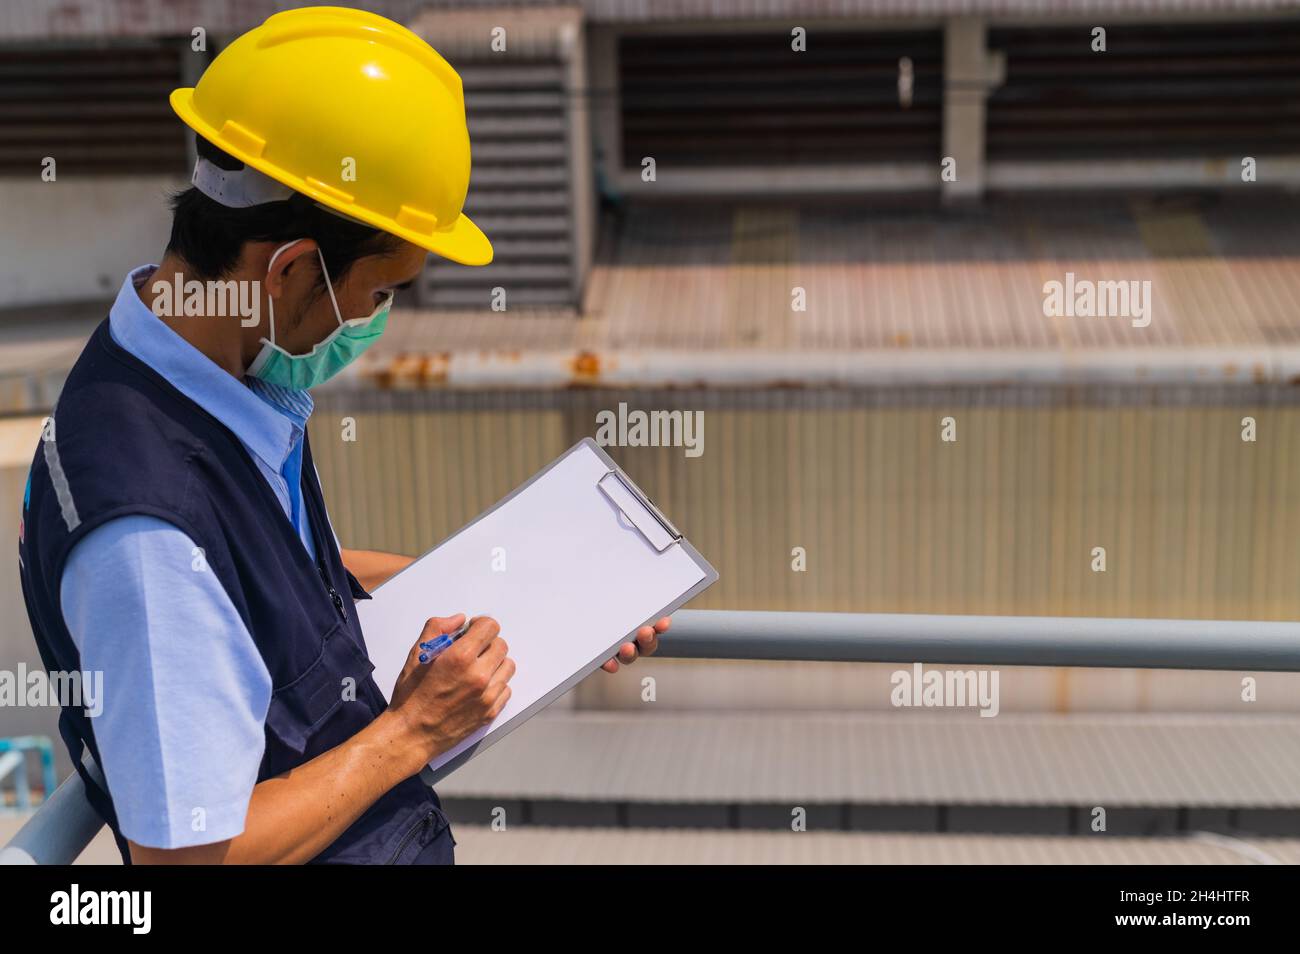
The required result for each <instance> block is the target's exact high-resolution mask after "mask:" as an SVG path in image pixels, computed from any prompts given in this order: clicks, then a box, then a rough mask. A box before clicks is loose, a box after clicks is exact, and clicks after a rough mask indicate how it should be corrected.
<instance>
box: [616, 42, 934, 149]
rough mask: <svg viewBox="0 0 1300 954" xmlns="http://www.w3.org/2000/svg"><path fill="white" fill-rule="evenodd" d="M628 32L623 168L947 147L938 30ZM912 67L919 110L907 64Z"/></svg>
mask: <svg viewBox="0 0 1300 954" xmlns="http://www.w3.org/2000/svg"><path fill="white" fill-rule="evenodd" d="M790 43H791V40H790V36H789V35H788V34H783V33H782V32H781V31H779V30H777V31H770V32H763V33H742V34H732V35H704V36H700V35H693V36H687V35H655V36H625V37H622V38H621V39H620V41H619V83H620V88H619V95H620V100H621V103H622V113H623V126H622V128H623V166H624V168H640V166H641V161H642V158H643V157H645V156H653V157H654V158H655V160H656V162H657V163H658V164H659V166H660V167H661V168H662V167H664V166H673V165H677V166H714V167H716V166H728V165H739V166H754V165H775V164H794V165H819V164H824V163H843V162H884V161H897V160H911V159H917V160H922V161H925V162H930V161H933V160H934V159H935V157H936V156H938V155H939V153H940V141H941V133H942V106H943V104H942V92H943V91H942V66H943V38H942V34H941V33H939V32H938V31H924V32H920V31H916V32H888V33H880V32H877V33H866V32H863V33H847V32H836V33H829V32H822V31H820V30H812V31H810V33H809V36H808V48H807V51H806V52H798V53H797V52H794V51H793V50H791V48H790ZM903 57H907V58H909V59H910V60H911V62H912V94H911V105H910V106H909V107H908V108H903V107H902V105H901V104H900V97H899V61H900V59H902V58H903Z"/></svg>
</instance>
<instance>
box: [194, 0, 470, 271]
mask: <svg viewBox="0 0 1300 954" xmlns="http://www.w3.org/2000/svg"><path fill="white" fill-rule="evenodd" d="M171 106H172V109H174V110H175V111H176V114H177V115H178V116H180V118H181V119H182V120H183V121H184V122H185V124H186V125H187V126H189V127H190V128H191V129H193V130H194V131H195V132H196V133H198V134H199V135H200V136H202V137H203V138H204V139H206V140H208V141H209V142H211V143H212V144H213V145H215V146H217V147H219V148H220V149H222V150H224V151H225V152H227V153H229V154H230V155H231V156H234V157H235V158H236V159H239V160H241V161H242V162H243V163H244V164H245V165H247V166H249V167H251V168H253V169H256V170H257V171H258V172H261V173H263V174H265V175H267V176H269V177H270V178H272V179H274V180H276V181H277V182H280V183H282V184H283V185H286V186H288V187H289V188H291V189H293V190H294V191H295V192H301V193H302V194H303V195H306V196H309V197H311V198H312V199H314V200H316V201H317V202H319V203H320V204H321V205H323V206H326V207H327V208H330V209H333V210H334V211H336V212H340V213H342V214H344V215H347V216H351V217H352V218H354V219H357V220H359V221H361V222H364V223H366V224H367V225H371V226H373V227H375V228H377V229H382V230H383V231H385V232H389V233H391V234H393V235H396V236H398V237H399V238H403V239H406V240H407V241H408V242H413V243H414V244H416V245H418V246H420V247H421V248H425V249H428V250H429V251H430V252H433V253H434V254H436V255H441V256H442V257H443V258H448V259H451V260H452V261H454V262H460V263H461V264H462V265H486V264H488V263H489V262H491V261H492V243H491V242H489V241H488V238H487V236H486V235H484V234H483V231H482V229H480V228H479V227H478V226H477V225H475V224H474V223H473V222H471V221H470V220H469V217H468V216H466V215H464V214H462V212H461V208H462V207H463V206H464V204H465V193H466V192H467V191H468V190H469V172H470V155H469V129H468V127H467V126H466V123H465V97H464V93H463V91H462V89H461V80H460V75H459V74H458V73H457V72H456V71H455V70H454V69H452V67H451V64H449V63H448V62H447V61H446V60H445V59H443V58H442V56H441V55H439V53H438V52H437V51H436V50H434V49H433V47H431V46H429V44H427V43H425V42H424V40H422V39H420V38H419V37H418V36H416V35H415V34H414V33H412V32H411V31H410V30H408V29H406V28H405V27H403V26H401V25H400V24H397V23H394V22H393V21H392V20H389V19H386V18H385V17H381V16H378V15H377V14H374V13H366V12H364V11H361V10H351V9H346V8H343V7H303V8H301V9H297V10H286V11H284V12H283V13H277V14H275V15H274V16H272V17H270V18H269V19H267V21H266V22H265V23H263V24H262V25H261V26H259V27H257V28H255V29H253V30H250V31H249V32H248V33H245V34H244V35H243V36H241V37H240V38H239V39H237V40H235V41H234V42H233V43H231V44H230V45H229V46H228V47H226V48H225V49H224V50H222V52H221V53H220V54H219V55H218V56H217V57H216V59H214V60H213V61H212V63H211V65H210V66H209V67H208V69H207V70H206V71H205V72H204V74H203V75H202V76H201V77H200V78H199V82H198V85H197V86H195V87H193V88H186V89H178V90H174V91H173V92H172V94H171ZM348 172H351V173H352V174H351V175H347V176H346V177H345V173H348Z"/></svg>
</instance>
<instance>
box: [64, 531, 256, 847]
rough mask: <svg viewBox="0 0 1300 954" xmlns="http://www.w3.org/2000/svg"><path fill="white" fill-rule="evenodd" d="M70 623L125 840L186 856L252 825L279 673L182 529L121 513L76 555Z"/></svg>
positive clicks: (69, 569) (67, 574) (69, 588)
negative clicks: (93, 693)
mask: <svg viewBox="0 0 1300 954" xmlns="http://www.w3.org/2000/svg"><path fill="white" fill-rule="evenodd" d="M60 601H61V604H62V609H63V617H64V622H65V623H66V625H67V627H68V630H69V632H70V633H71V635H72V638H73V640H74V642H76V644H77V647H78V650H79V651H80V654H81V666H82V669H83V670H85V671H87V672H89V673H91V674H92V685H93V684H94V682H93V680H94V678H95V675H94V674H102V682H100V683H99V685H101V686H102V691H101V692H100V694H99V695H100V696H101V698H99V699H98V700H92V701H91V702H90V704H89V705H88V706H87V708H88V709H89V710H90V713H91V724H92V726H93V728H94V732H95V741H96V743H97V745H98V747H99V752H100V758H101V761H102V763H103V764H102V766H101V767H102V769H103V771H104V776H105V779H106V780H107V782H108V788H109V791H110V793H111V794H112V797H113V807H114V809H115V810H116V812H117V816H118V821H119V825H120V827H121V829H122V833H123V834H124V835H125V836H126V837H127V838H129V839H130V840H132V841H134V842H136V843H137V844H140V845H145V846H148V847H152V848H180V847H186V846H190V845H201V844H210V843H212V842H217V841H224V840H226V839H229V838H233V837H235V836H236V835H238V834H240V833H241V832H242V831H243V830H244V820H245V817H246V815H247V812H248V802H249V798H250V797H251V795H252V791H253V787H254V785H256V783H257V773H258V769H259V767H260V765H261V761H262V754H263V748H264V745H265V734H264V725H265V722H266V712H267V707H268V706H269V704H270V699H271V677H270V673H269V672H268V671H267V668H266V664H265V663H264V662H263V661H262V657H261V653H259V652H258V650H257V646H256V644H255V643H254V642H253V639H252V636H251V634H250V633H249V632H248V628H247V627H246V626H245V625H244V623H243V620H242V619H241V618H240V616H239V614H238V612H237V611H236V609H235V606H234V604H233V603H232V602H231V600H230V597H229V595H228V594H227V593H226V591H225V588H224V587H223V586H222V584H221V581H220V580H218V579H217V577H216V574H215V573H213V572H212V570H211V569H209V568H208V567H207V565H206V563H205V561H204V560H203V554H202V551H201V550H200V549H199V547H198V546H197V545H196V544H195V542H194V541H193V540H192V539H191V538H190V537H189V536H188V535H187V534H186V533H184V532H183V531H181V530H180V529H179V528H177V527H176V526H174V525H173V524H170V523H167V522H166V521H164V520H160V519H158V518H156V517H151V516H143V515H133V516H127V517H118V518H115V519H113V520H110V521H108V522H107V523H105V524H104V525H102V526H100V527H96V528H95V529H94V530H92V531H91V532H90V533H88V534H87V535H86V536H85V537H84V538H82V539H81V540H80V541H78V542H77V544H76V545H75V546H74V547H73V549H72V552H71V553H70V554H69V557H68V560H67V562H66V564H65V568H64V571H63V578H62V580H61V583H60Z"/></svg>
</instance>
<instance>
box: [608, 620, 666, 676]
mask: <svg viewBox="0 0 1300 954" xmlns="http://www.w3.org/2000/svg"><path fill="white" fill-rule="evenodd" d="M672 624H673V621H672V618H671V617H669V616H665V617H664V618H663V619H661V620H659V622H657V623H655V624H654V625H653V626H642V627H641V628H640V629H638V630H637V631H636V642H635V643H624V644H623V645H622V646H620V647H618V655H617V656H615V657H614V658H613V659H611V660H609V661H608V662H607V663H605V664H604V665H603V666H601V667H600V668H601V669H603V670H605V672H618V664H619V663H622V664H623V665H625V666H630V665H632V663H634V662H636V661H637V660H638V659H639V658H640V657H642V656H649V655H652V654H653V653H654V651H655V650H657V649H658V648H659V634H660V633H666V632H668V627H669V626H671V625H672Z"/></svg>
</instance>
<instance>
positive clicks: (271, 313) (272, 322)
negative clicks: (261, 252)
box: [262, 239, 333, 348]
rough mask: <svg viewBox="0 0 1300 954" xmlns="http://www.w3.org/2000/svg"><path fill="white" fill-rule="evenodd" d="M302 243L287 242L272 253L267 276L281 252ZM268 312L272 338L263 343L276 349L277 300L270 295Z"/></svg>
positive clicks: (267, 264)
mask: <svg viewBox="0 0 1300 954" xmlns="http://www.w3.org/2000/svg"><path fill="white" fill-rule="evenodd" d="M300 241H302V240H301V239H294V240H293V242H285V243H284V244H283V245H281V246H280V247H279V248H277V249H276V250H275V251H274V252H272V253H271V260H270V261H269V262H267V263H266V274H268V275H270V274H271V266H272V265H274V264H275V260H276V259H277V258H278V257H279V256H280V253H281V252H283V251H284V250H285V249H286V248H288V247H289V246H290V245H293V244H294V242H300ZM316 251H318V252H319V251H320V248H319V247H318V248H317V249H316ZM322 261H324V260H323V259H322ZM331 294H333V293H332V292H331ZM266 310H267V314H268V315H269V318H268V324H270V326H271V337H270V339H269V340H268V339H266V338H263V339H262V340H263V341H267V342H268V343H269V344H270V345H271V347H272V348H274V347H275V346H276V345H275V299H274V298H272V297H271V296H270V295H269V294H268V295H267V296H266Z"/></svg>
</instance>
